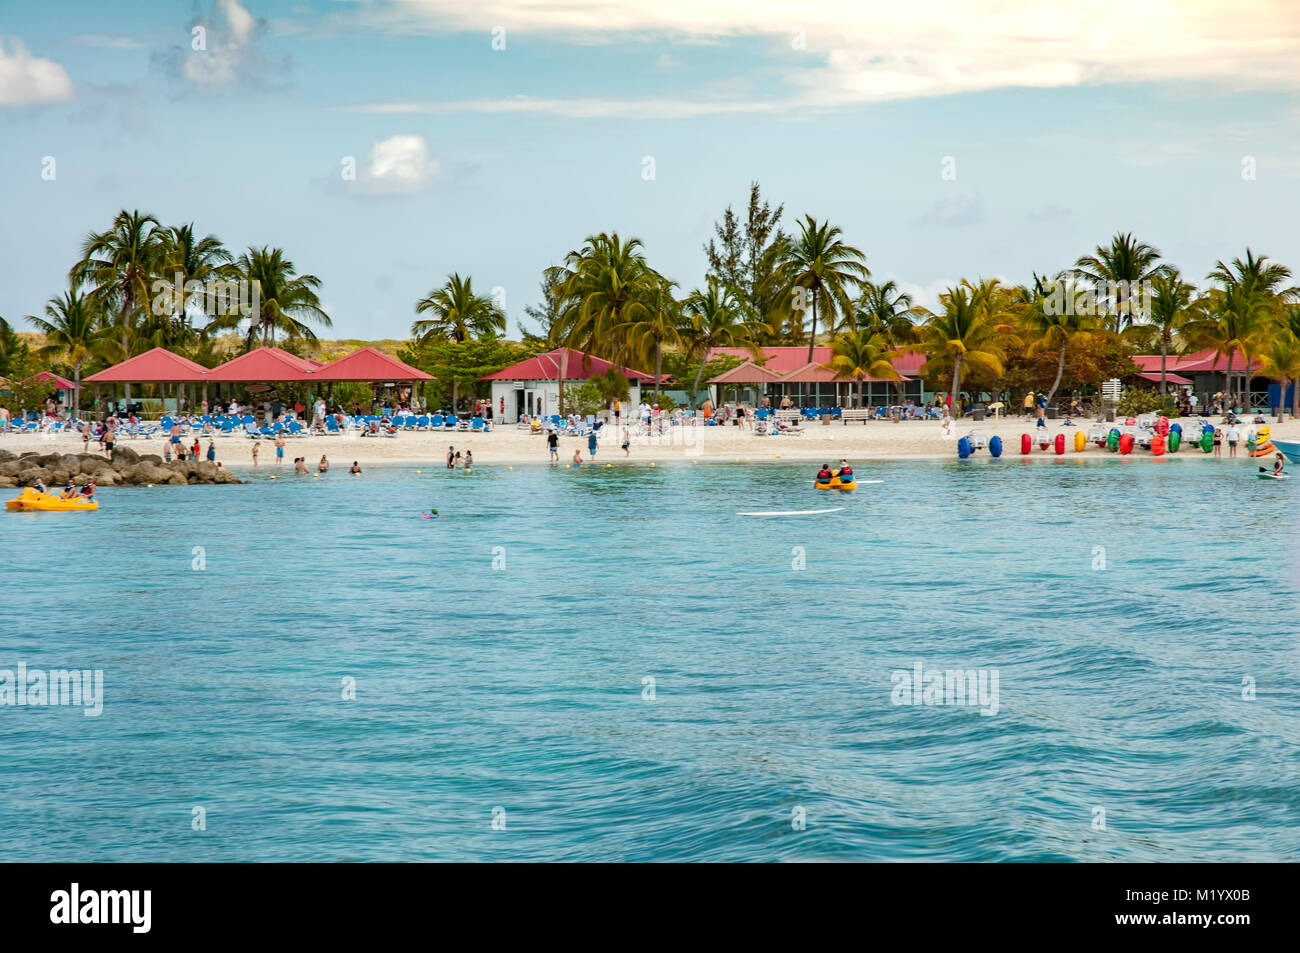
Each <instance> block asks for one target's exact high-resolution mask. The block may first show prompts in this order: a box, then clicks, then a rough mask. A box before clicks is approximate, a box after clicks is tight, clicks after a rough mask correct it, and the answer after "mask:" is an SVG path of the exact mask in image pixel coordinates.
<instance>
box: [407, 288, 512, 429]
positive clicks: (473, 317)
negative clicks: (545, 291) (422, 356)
mask: <svg viewBox="0 0 1300 953" xmlns="http://www.w3.org/2000/svg"><path fill="white" fill-rule="evenodd" d="M415 313H416V314H427V315H429V317H427V318H421V319H420V320H418V321H416V322H415V323H414V324H412V325H411V336H412V337H414V338H416V339H417V340H418V341H419V342H420V343H425V342H427V341H430V340H435V339H437V340H447V341H453V342H455V343H457V344H461V343H464V342H465V341H468V340H469V339H470V338H471V337H473V336H475V335H477V336H478V337H481V338H494V337H497V336H498V335H500V334H504V333H505V330H506V313H505V312H504V311H503V310H501V305H500V304H498V303H497V301H496V300H495V299H493V298H491V297H489V296H487V295H481V294H478V293H477V292H475V291H474V279H473V278H462V277H461V276H460V275H459V274H456V273H452V275H451V276H450V277H449V278H448V279H447V281H446V283H445V284H444V285H443V286H442V287H440V288H434V289H433V290H432V291H430V292H429V293H428V294H427V295H426V296H425V297H423V298H421V299H420V300H419V301H417V302H416V303H415ZM459 405H460V381H458V380H457V379H456V378H454V377H453V378H452V381H451V407H452V410H456V409H457V408H458V407H459Z"/></svg>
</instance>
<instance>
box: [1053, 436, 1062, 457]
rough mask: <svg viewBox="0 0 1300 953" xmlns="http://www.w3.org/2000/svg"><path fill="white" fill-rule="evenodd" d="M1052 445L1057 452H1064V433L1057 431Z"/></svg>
mask: <svg viewBox="0 0 1300 953" xmlns="http://www.w3.org/2000/svg"><path fill="white" fill-rule="evenodd" d="M1052 445H1053V449H1055V450H1056V452H1057V453H1058V454H1061V453H1065V434H1063V433H1058V434H1057V435H1056V439H1055V440H1053V441H1052Z"/></svg>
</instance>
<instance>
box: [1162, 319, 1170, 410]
mask: <svg viewBox="0 0 1300 953" xmlns="http://www.w3.org/2000/svg"><path fill="white" fill-rule="evenodd" d="M1168 352H1169V342H1168V340H1167V339H1166V338H1165V336H1164V335H1163V334H1162V335H1160V396H1161V397H1164V396H1165V394H1166V390H1165V355H1166V354H1167V353H1168Z"/></svg>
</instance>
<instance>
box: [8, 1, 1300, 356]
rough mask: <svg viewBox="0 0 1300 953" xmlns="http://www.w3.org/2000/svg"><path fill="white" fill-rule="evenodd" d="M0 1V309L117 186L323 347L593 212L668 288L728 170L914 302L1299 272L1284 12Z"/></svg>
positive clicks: (511, 311) (1296, 23)
mask: <svg viewBox="0 0 1300 953" xmlns="http://www.w3.org/2000/svg"><path fill="white" fill-rule="evenodd" d="M1233 6H1234V5H1231V4H1224V3H1221V2H1203V0H1144V2H1142V3H1132V2H1110V0H1098V2H1091V3H1089V2H1075V3H1071V4H1069V5H1068V7H1064V8H1061V7H1060V5H1059V4H1056V3H1041V4H1032V3H1023V2H1018V0H999V2H994V0H964V2H936V0H906V2H894V0H889V2H870V0H828V2H815V0H802V2H797V3H784V2H783V3H754V2H741V0H727V2H710V0H547V2H546V3H538V2H536V0H475V2H473V3H466V2H465V0H361V2H348V0H315V2H303V0H204V2H201V3H197V4H194V5H190V4H186V3H167V2H161V0H132V2H131V3H129V4H105V3H102V2H95V3H90V2H81V0H62V2H60V3H57V4H36V3H30V2H20V0H0V316H4V317H5V318H7V319H9V321H10V322H11V323H13V324H14V325H15V326H16V327H19V328H20V329H21V328H25V327H27V325H26V324H25V322H24V321H23V320H22V318H23V316H25V315H28V314H39V313H40V312H41V310H42V309H43V308H44V305H45V303H46V301H47V300H48V299H49V298H50V297H52V296H55V295H58V294H59V293H61V292H62V291H63V290H64V288H65V287H66V281H67V271H68V268H69V267H70V266H71V265H72V263H73V262H74V261H75V260H76V258H77V257H78V251H79V248H80V245H81V242H82V240H83V239H84V237H85V236H86V234H87V233H88V232H90V231H98V230H103V229H105V228H107V227H108V226H109V225H110V224H111V222H112V219H113V217H114V215H115V214H116V213H117V212H118V211H119V210H120V209H124V208H125V209H139V210H141V211H144V212H148V213H150V214H153V215H154V216H156V217H157V218H159V219H160V220H161V221H162V222H163V223H165V224H183V223H187V222H194V223H195V226H196V228H197V229H198V230H199V231H200V232H201V233H204V234H215V235H217V236H219V237H220V238H221V239H222V240H223V241H224V242H225V243H226V245H227V246H228V247H229V248H231V249H232V250H234V251H236V252H238V251H240V250H243V249H244V248H247V247H248V246H250V245H256V246H262V245H270V246H277V247H281V248H283V249H284V250H285V253H286V255H287V257H288V258H290V259H291V260H292V261H293V262H294V263H295V264H296V266H297V267H298V270H299V271H300V272H304V273H311V274H314V275H316V276H317V277H319V278H320V279H321V281H322V289H321V298H322V302H323V304H324V305H325V309H326V311H327V312H328V313H329V314H330V315H331V317H332V318H333V321H334V330H333V331H332V332H322V336H327V337H360V338H372V339H373V338H385V337H405V336H407V335H408V334H409V330H410V325H411V322H412V321H413V320H414V318H415V314H414V305H415V302H416V300H418V299H419V298H420V297H422V296H423V295H425V294H427V293H428V292H429V291H430V290H431V289H433V288H435V287H436V286H438V285H440V284H441V283H442V282H443V281H444V280H445V279H446V277H447V275H449V274H451V273H452V272H459V273H460V274H462V275H466V274H468V275H470V276H472V277H473V279H474V284H475V287H476V288H480V289H481V290H483V291H485V292H490V291H492V290H493V289H500V290H499V291H497V294H498V297H499V298H501V299H503V300H504V303H505V306H506V310H507V312H508V316H509V327H510V332H511V334H512V336H513V335H515V334H516V333H517V328H518V326H519V324H520V323H521V322H522V323H523V324H524V325H525V326H528V327H530V328H531V327H532V325H531V322H529V321H528V319H527V318H526V317H525V315H524V312H523V309H524V307H525V306H526V305H530V304H536V303H537V301H538V299H539V297H540V295H539V291H538V286H539V282H540V279H541V272H542V270H543V269H544V268H546V267H547V266H549V265H553V264H558V263H559V262H560V261H561V260H562V259H563V257H564V255H565V253H566V252H568V251H569V250H571V249H575V248H579V247H581V245H582V244H583V239H584V238H585V237H586V236H588V235H592V234H597V233H599V232H602V231H617V232H619V233H620V234H621V235H624V236H636V237H638V238H640V239H641V240H642V241H643V242H644V244H645V249H646V253H647V256H648V258H649V261H650V263H651V264H652V265H653V266H654V267H655V268H657V269H658V270H659V271H661V272H662V273H664V274H666V275H668V276H669V277H670V278H672V279H673V280H675V281H677V282H678V284H679V285H680V286H681V288H682V289H684V290H686V289H690V288H693V287H697V286H699V285H701V284H702V283H703V281H704V275H705V271H706V268H707V262H706V259H705V256H704V253H703V250H702V246H703V244H704V243H705V242H706V241H707V240H708V238H709V237H710V236H711V234H712V225H713V222H714V221H715V220H717V219H718V218H719V217H720V216H721V214H722V212H723V210H724V209H725V208H726V206H727V205H729V204H731V205H734V206H736V207H737V208H738V209H741V208H743V206H744V204H745V202H746V201H747V197H748V192H749V184H750V182H752V181H758V182H760V183H761V185H762V190H763V194H764V196H765V197H766V198H768V199H770V200H771V201H772V202H773V204H776V203H783V204H784V206H785V216H784V219H783V221H784V223H785V224H786V227H787V228H792V227H794V222H795V220H796V219H798V218H801V217H802V216H803V215H805V214H811V215H813V216H815V217H816V218H817V219H819V220H821V219H828V220H830V221H831V222H832V223H834V224H836V225H838V226H840V227H841V228H842V229H843V231H844V236H845V239H846V240H847V241H848V242H849V243H851V244H853V245H855V246H857V247H858V248H860V249H862V250H863V251H864V252H865V254H866V259H867V265H868V267H869V268H870V269H871V272H872V276H873V278H875V279H877V280H888V279H893V280H896V281H897V282H898V283H899V284H900V286H902V287H903V288H904V289H906V290H909V291H911V292H912V293H913V294H914V296H915V297H916V299H917V300H918V302H919V303H921V304H926V305H931V306H932V305H933V304H934V303H935V299H936V296H937V294H938V293H939V292H940V291H941V290H942V289H943V288H944V287H945V286H947V285H950V284H952V283H955V282H957V281H959V280H960V279H962V278H972V279H974V278H977V277H981V276H983V277H1000V278H1004V279H1006V280H1009V281H1014V282H1022V281H1027V280H1028V279H1029V277H1030V273H1031V272H1033V271H1036V272H1038V273H1040V274H1042V273H1052V274H1054V273H1056V272H1057V271H1059V270H1061V269H1063V268H1066V267H1068V266H1070V265H1071V264H1073V262H1074V260H1075V259H1076V258H1078V257H1079V256H1080V255H1083V254H1086V253H1088V252H1090V251H1091V250H1092V249H1093V248H1094V247H1095V246H1096V245H1098V244H1101V243H1105V242H1108V241H1109V239H1110V238H1111V236H1112V235H1114V234H1115V233H1116V232H1121V231H1131V232H1133V233H1134V234H1135V235H1136V236H1137V237H1138V238H1139V239H1141V240H1143V241H1146V242H1149V243H1151V244H1153V245H1155V246H1156V247H1157V248H1159V249H1160V250H1161V251H1162V252H1163V253H1164V255H1165V256H1166V258H1168V259H1169V260H1171V261H1172V262H1173V263H1175V264H1176V265H1178V266H1179V267H1181V268H1182V269H1183V271H1184V273H1185V274H1186V276H1187V277H1188V278H1190V279H1191V280H1193V281H1195V282H1198V283H1203V281H1204V277H1205V275H1206V273H1207V272H1208V271H1209V270H1210V269H1211V268H1212V267H1213V265H1214V263H1215V261H1216V260H1218V259H1225V260H1226V259H1230V258H1232V257H1237V256H1242V255H1244V252H1245V249H1246V248H1247V246H1249V247H1250V248H1252V249H1253V250H1254V251H1255V252H1256V253H1257V254H1259V253H1262V254H1266V255H1268V256H1270V257H1272V258H1275V259H1277V260H1280V261H1282V262H1283V263H1284V264H1287V265H1289V266H1290V267H1292V268H1293V269H1296V270H1297V271H1300V238H1298V237H1297V236H1298V235H1300V230H1297V228H1296V224H1297V222H1298V221H1300V95H1298V94H1300V4H1296V3H1293V2H1292V0H1255V2H1252V3H1251V4H1249V9H1248V10H1240V9H1233Z"/></svg>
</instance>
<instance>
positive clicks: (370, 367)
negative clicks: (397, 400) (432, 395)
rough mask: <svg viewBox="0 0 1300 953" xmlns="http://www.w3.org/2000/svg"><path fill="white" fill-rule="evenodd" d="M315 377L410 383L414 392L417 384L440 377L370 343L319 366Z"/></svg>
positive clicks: (383, 383) (328, 380) (382, 384)
mask: <svg viewBox="0 0 1300 953" xmlns="http://www.w3.org/2000/svg"><path fill="white" fill-rule="evenodd" d="M312 379H313V380H316V381H320V382H322V383H326V384H335V383H345V382H347V383H362V384H371V385H374V386H378V387H393V388H396V387H401V386H406V387H410V389H411V393H412V395H414V393H415V390H416V388H417V387H419V388H421V389H422V388H423V385H424V382H425V381H433V380H437V378H436V377H434V376H433V375H432V374H426V373H425V372H424V371H422V370H420V369H419V368H418V367H412V366H411V365H410V364H407V363H406V362H405V361H399V360H398V359H397V358H395V357H393V356H392V355H389V354H385V353H384V352H383V351H377V350H375V349H374V348H373V347H370V346H369V345H367V346H366V347H363V348H358V349H357V350H355V351H353V352H352V353H351V354H349V355H347V356H346V357H340V358H339V359H338V360H337V361H333V362H331V363H329V364H326V365H325V366H324V367H321V368H318V369H317V370H316V371H315V372H314V376H313V378H312Z"/></svg>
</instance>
